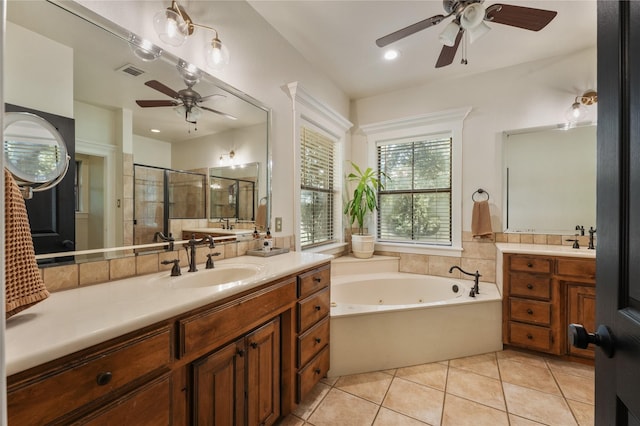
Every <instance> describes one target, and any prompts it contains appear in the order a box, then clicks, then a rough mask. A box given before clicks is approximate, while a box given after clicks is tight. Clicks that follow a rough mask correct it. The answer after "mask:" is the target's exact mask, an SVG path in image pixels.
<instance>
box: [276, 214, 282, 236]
mask: <svg viewBox="0 0 640 426" xmlns="http://www.w3.org/2000/svg"><path fill="white" fill-rule="evenodd" d="M276 232H282V218H281V217H276Z"/></svg>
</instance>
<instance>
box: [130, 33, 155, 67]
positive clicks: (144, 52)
mask: <svg viewBox="0 0 640 426" xmlns="http://www.w3.org/2000/svg"><path fill="white" fill-rule="evenodd" d="M129 47H131V51H132V52H133V54H134V55H136V57H137V58H139V59H142V60H143V61H145V62H150V61H155V60H156V59H158V58H159V57H160V55H162V49H161V48H159V47H158V46H155V45H154V44H153V43H151V42H150V41H149V40H145V39H142V38H139V37H138V36H136V35H135V34H131V37H130V38H129Z"/></svg>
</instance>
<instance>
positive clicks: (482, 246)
mask: <svg viewBox="0 0 640 426" xmlns="http://www.w3.org/2000/svg"><path fill="white" fill-rule="evenodd" d="M462 248H463V249H464V251H463V252H462V257H469V258H474V259H492V260H495V259H496V246H495V244H493V243H484V242H482V243H481V242H475V241H470V242H463V243H462Z"/></svg>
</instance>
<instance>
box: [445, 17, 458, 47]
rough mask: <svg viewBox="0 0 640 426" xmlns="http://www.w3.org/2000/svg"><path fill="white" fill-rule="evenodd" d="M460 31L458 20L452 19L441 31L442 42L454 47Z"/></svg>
mask: <svg viewBox="0 0 640 426" xmlns="http://www.w3.org/2000/svg"><path fill="white" fill-rule="evenodd" d="M458 32H460V26H459V25H458V23H457V22H456V21H451V22H449V23H448V24H447V26H446V27H444V30H442V32H441V33H440V43H442V44H444V45H445V46H448V47H453V45H455V44H456V37H457V36H458Z"/></svg>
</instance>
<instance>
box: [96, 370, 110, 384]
mask: <svg viewBox="0 0 640 426" xmlns="http://www.w3.org/2000/svg"><path fill="white" fill-rule="evenodd" d="M111 377H112V374H111V372H110V371H106V372H104V373H100V374H98V376H97V377H96V383H98V386H104V385H107V384H109V382H110V381H111Z"/></svg>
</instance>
